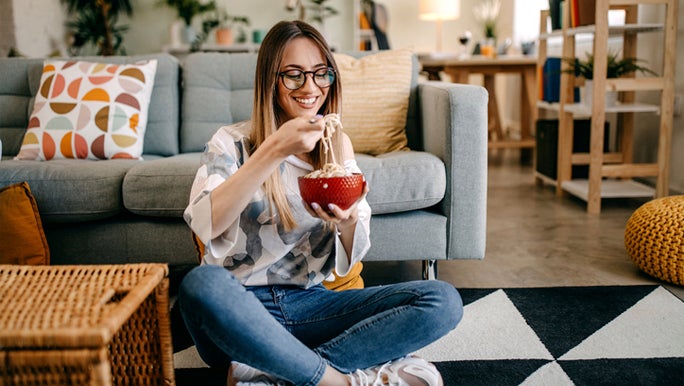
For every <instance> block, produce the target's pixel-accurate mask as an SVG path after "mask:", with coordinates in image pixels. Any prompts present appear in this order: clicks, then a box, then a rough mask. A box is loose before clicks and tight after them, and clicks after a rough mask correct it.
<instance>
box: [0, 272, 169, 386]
mask: <svg viewBox="0 0 684 386" xmlns="http://www.w3.org/2000/svg"><path fill="white" fill-rule="evenodd" d="M168 285H169V282H168V268H167V266H166V265H165V264H123V265H77V266H17V265H0V310H2V311H1V312H0V386H3V385H112V384H115V385H173V384H175V380H174V373H173V371H174V369H173V349H172V347H171V329H170V323H169V311H168V310H169V303H168Z"/></svg>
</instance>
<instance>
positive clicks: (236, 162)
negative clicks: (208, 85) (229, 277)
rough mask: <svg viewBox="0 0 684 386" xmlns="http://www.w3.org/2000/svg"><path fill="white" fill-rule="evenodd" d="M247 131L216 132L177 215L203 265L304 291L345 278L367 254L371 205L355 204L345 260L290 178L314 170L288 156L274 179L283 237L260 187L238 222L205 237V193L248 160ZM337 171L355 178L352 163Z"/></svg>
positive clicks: (250, 281)
mask: <svg viewBox="0 0 684 386" xmlns="http://www.w3.org/2000/svg"><path fill="white" fill-rule="evenodd" d="M249 130H250V123H249V122H242V123H237V124H233V125H230V126H224V127H221V128H220V129H219V130H218V131H217V132H216V133H215V134H214V136H213V137H212V138H211V140H210V141H209V142H208V143H207V145H206V147H205V150H204V154H203V155H202V160H201V166H200V168H199V170H198V171H197V175H196V176H195V181H194V182H193V185H192V191H191V193H190V204H189V205H188V207H187V208H186V209H185V213H184V215H183V217H184V219H185V221H186V222H187V223H188V225H189V226H190V228H191V229H192V231H193V232H195V234H196V235H197V236H198V237H199V239H200V240H201V241H202V243H204V245H205V252H204V256H203V257H202V264H214V265H219V266H223V267H225V268H226V269H228V270H230V271H231V272H232V273H233V274H234V275H235V277H237V278H238V279H239V280H240V281H241V282H242V284H243V285H248V286H261V285H276V284H285V285H296V286H300V287H305V288H307V287H310V286H313V285H316V284H319V283H321V282H323V280H326V279H330V278H331V277H332V270H333V269H335V272H336V273H337V274H338V275H339V276H345V275H346V274H347V273H348V272H349V270H350V267H351V266H352V265H354V264H355V263H357V262H358V261H361V259H362V258H363V257H364V256H365V255H366V253H367V252H368V249H369V248H370V239H369V234H370V233H369V231H370V217H371V209H370V206H369V205H368V202H367V201H366V200H365V199H363V200H362V201H361V202H359V204H358V212H359V213H358V221H357V223H356V229H355V231H354V243H353V250H352V252H351V256H350V257H348V256H347V254H346V252H345V250H344V248H343V247H342V244H341V242H340V240H339V236H338V235H337V234H336V232H335V230H334V229H331V227H326V226H325V223H324V222H323V221H322V220H320V219H318V218H314V217H312V216H311V215H310V214H309V213H308V212H307V211H306V210H305V208H304V205H303V204H302V198H301V195H300V194H299V186H298V182H297V178H298V177H300V176H303V175H305V174H307V173H309V172H311V171H313V167H312V166H311V165H310V164H309V163H307V162H304V161H302V160H300V159H299V158H297V157H295V156H292V155H291V156H289V157H288V158H287V159H286V160H285V161H284V162H283V163H282V164H281V165H280V173H281V179H282V183H283V186H284V188H285V193H286V197H287V201H288V203H289V204H290V208H291V210H292V213H293V215H294V218H295V221H296V222H297V227H296V228H295V229H293V230H292V231H289V232H285V230H284V229H283V226H282V224H281V222H280V220H279V218H278V213H277V211H276V210H271V206H270V205H269V202H268V197H266V195H265V194H264V191H263V189H259V190H258V191H256V192H255V193H254V195H253V196H252V198H251V200H250V202H249V204H248V205H247V207H246V208H245V210H243V211H242V214H241V215H240V217H239V218H238V219H236V220H235V222H233V224H231V225H230V226H229V227H228V229H226V230H225V231H224V232H223V233H222V234H220V235H219V236H218V237H216V238H214V239H211V234H212V231H211V224H212V221H211V195H210V194H209V193H210V192H211V191H212V190H213V189H215V188H216V187H217V186H219V185H220V184H221V183H223V181H225V180H227V179H228V178H230V176H231V175H233V174H234V173H235V172H236V171H237V170H238V169H239V168H240V167H241V166H242V165H243V164H244V163H245V162H247V160H248V159H249V153H248V151H249V149H250V146H249V138H248V134H249ZM344 167H345V169H346V170H347V171H348V172H353V173H360V172H361V171H360V170H359V167H358V166H357V164H356V161H354V160H347V161H346V162H345V163H344Z"/></svg>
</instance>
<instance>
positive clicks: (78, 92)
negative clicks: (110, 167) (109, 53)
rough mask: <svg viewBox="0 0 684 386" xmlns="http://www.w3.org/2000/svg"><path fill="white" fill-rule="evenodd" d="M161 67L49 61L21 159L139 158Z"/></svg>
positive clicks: (152, 62) (150, 62)
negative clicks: (158, 69)
mask: <svg viewBox="0 0 684 386" xmlns="http://www.w3.org/2000/svg"><path fill="white" fill-rule="evenodd" d="M156 71H157V61H156V60H147V61H143V62H139V63H134V64H112V63H101V62H87V61H77V60H76V61H64V60H46V61H45V63H44V64H43V73H42V76H41V79H40V86H39V88H38V94H36V99H35V102H34V105H33V112H32V113H31V116H30V118H29V124H28V130H27V132H26V134H25V135H24V140H23V142H22V146H21V150H20V151H19V154H18V155H17V159H23V160H33V159H38V160H43V161H48V160H52V159H70V158H80V159H92V160H98V159H113V158H132V159H139V158H140V156H141V155H142V151H143V140H144V136H145V129H146V127H147V111H148V106H149V103H150V94H151V93H152V87H153V86H154V74H155V73H156Z"/></svg>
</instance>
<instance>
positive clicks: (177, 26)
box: [169, 19, 185, 47]
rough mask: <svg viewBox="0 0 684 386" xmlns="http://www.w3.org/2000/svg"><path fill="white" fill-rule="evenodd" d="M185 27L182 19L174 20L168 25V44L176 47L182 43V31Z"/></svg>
mask: <svg viewBox="0 0 684 386" xmlns="http://www.w3.org/2000/svg"><path fill="white" fill-rule="evenodd" d="M184 29H185V22H184V21H183V20H180V19H179V20H176V21H174V22H173V23H171V25H170V26H169V44H170V45H171V46H172V47H178V46H180V45H182V44H183V31H184Z"/></svg>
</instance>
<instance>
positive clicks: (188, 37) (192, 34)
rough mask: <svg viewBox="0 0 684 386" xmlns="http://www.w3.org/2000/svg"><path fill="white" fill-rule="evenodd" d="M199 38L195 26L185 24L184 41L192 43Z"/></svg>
mask: <svg viewBox="0 0 684 386" xmlns="http://www.w3.org/2000/svg"><path fill="white" fill-rule="evenodd" d="M195 39H197V30H196V29H195V27H194V26H191V25H185V26H184V28H183V43H185V44H192V42H194V41H195Z"/></svg>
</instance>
